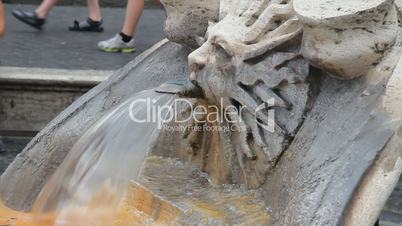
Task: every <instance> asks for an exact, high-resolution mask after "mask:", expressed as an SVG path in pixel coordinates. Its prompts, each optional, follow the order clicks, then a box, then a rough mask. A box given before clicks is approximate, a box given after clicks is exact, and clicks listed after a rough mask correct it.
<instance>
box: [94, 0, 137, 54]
mask: <svg viewBox="0 0 402 226" xmlns="http://www.w3.org/2000/svg"><path fill="white" fill-rule="evenodd" d="M143 10H144V0H128V1H127V9H126V18H125V20H124V25H123V29H122V30H121V32H120V33H119V34H116V35H115V36H114V37H112V38H110V39H108V40H105V41H101V42H99V43H98V47H99V49H101V50H103V51H105V52H123V53H133V52H135V40H134V38H133V36H134V33H135V30H136V28H137V25H138V22H139V20H140V17H141V14H142V11H143Z"/></svg>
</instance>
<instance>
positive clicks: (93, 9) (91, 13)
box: [87, 0, 102, 21]
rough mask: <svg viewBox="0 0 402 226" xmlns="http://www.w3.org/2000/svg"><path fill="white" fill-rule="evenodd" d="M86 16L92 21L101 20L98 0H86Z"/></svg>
mask: <svg viewBox="0 0 402 226" xmlns="http://www.w3.org/2000/svg"><path fill="white" fill-rule="evenodd" d="M87 5H88V17H89V18H90V19H91V20H93V21H101V20H102V15H101V10H100V6H99V0H87Z"/></svg>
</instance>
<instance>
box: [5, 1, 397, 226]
mask: <svg viewBox="0 0 402 226" xmlns="http://www.w3.org/2000/svg"><path fill="white" fill-rule="evenodd" d="M175 3H177V4H179V5H178V6H177V7H174V6H175V5H174V4H175ZM184 3H186V4H184ZM312 3H315V4H314V5H312V6H311V7H308V8H305V7H304V6H308V5H309V4H312ZM342 3H344V4H342ZM360 3H361V0H349V1H347V3H345V1H335V0H333V1H318V0H317V1H315V0H314V1H311V2H310V1H308V0H295V1H286V0H284V1H282V0H272V1H269V0H248V1H246V0H244V1H243V0H242V1H234V0H222V1H220V2H219V4H220V6H219V17H218V20H217V21H214V20H216V18H215V13H212V14H205V15H200V11H199V9H198V8H196V9H194V8H193V7H192V6H193V4H190V3H189V2H184V1H177V2H175V1H169V0H164V4H165V5H168V6H169V7H171V8H170V9H169V10H167V13H168V14H170V15H171V16H172V15H173V16H172V17H171V18H174V15H175V14H180V13H183V12H187V11H186V10H188V14H186V16H189V18H187V17H186V19H185V20H184V21H183V20H177V23H176V24H175V23H174V22H175V21H174V20H170V22H169V23H172V24H171V25H170V29H167V32H168V37H169V38H171V39H172V40H173V41H176V42H179V43H181V44H183V45H185V46H189V47H192V48H194V47H195V45H198V46H200V47H199V48H197V49H196V50H195V51H194V52H192V53H191V54H190V55H189V57H188V61H187V59H186V57H187V55H188V54H189V53H190V52H189V51H185V50H184V49H182V48H180V47H178V46H174V45H173V44H164V45H162V46H161V47H159V49H157V50H155V51H154V52H153V54H150V55H148V56H149V57H144V59H138V60H137V61H136V62H134V63H133V66H127V68H126V69H123V70H122V71H120V72H119V73H120V74H119V76H120V77H117V78H112V79H111V80H110V81H109V82H107V83H104V84H102V85H100V86H99V87H98V88H96V89H95V90H93V91H92V92H90V93H89V94H88V95H87V96H85V97H83V98H82V99H81V100H80V101H78V102H76V103H75V104H74V105H73V106H72V107H70V108H69V109H67V110H66V112H65V113H63V114H62V115H60V116H59V117H58V118H57V119H56V120H55V121H54V122H53V123H52V124H51V125H50V126H49V127H48V128H47V129H45V130H44V131H43V132H42V134H40V135H38V137H37V138H36V139H35V140H34V142H32V143H31V145H29V146H28V147H27V149H26V150H25V152H24V153H23V154H22V155H21V156H20V157H19V158H17V160H16V161H15V162H14V163H13V164H12V166H11V167H10V168H9V169H8V170H7V171H6V173H5V174H4V175H3V176H2V178H1V185H2V194H3V195H6V196H5V197H6V200H7V201H8V202H9V203H10V204H11V205H12V206H14V207H19V208H26V207H27V205H25V204H27V203H29V202H30V201H32V200H33V198H34V197H35V195H36V193H31V194H28V195H27V193H28V192H29V191H31V190H32V189H36V191H37V190H38V189H39V188H38V187H40V186H41V185H42V184H43V182H44V179H45V178H47V176H48V175H49V173H50V172H52V170H54V168H56V167H57V165H58V164H59V163H60V161H61V160H62V158H63V157H64V154H65V153H66V152H67V151H68V148H66V147H64V146H63V145H66V144H67V146H71V144H72V143H73V142H74V141H75V140H77V138H78V137H79V135H80V134H82V131H83V130H85V129H86V128H88V126H89V125H91V124H92V123H93V122H94V121H95V120H96V119H97V118H99V117H100V116H101V115H102V114H104V112H105V111H104V110H105V109H109V108H111V107H113V106H115V105H116V104H117V103H118V102H120V101H121V100H122V99H124V98H125V97H126V96H127V95H128V93H129V92H131V91H138V90H141V89H143V88H145V87H144V85H143V84H144V83H145V84H147V85H148V86H152V85H156V83H158V82H162V81H163V80H165V79H166V78H167V76H172V77H170V78H185V77H189V78H190V79H191V80H192V82H193V83H195V84H198V85H199V86H200V87H201V88H202V89H203V90H204V93H203V95H200V96H199V97H198V99H192V101H194V103H197V104H204V105H208V104H216V102H217V100H218V99H220V98H223V100H225V101H224V103H225V104H226V105H225V106H227V105H228V104H230V103H232V104H233V103H235V104H236V105H238V106H245V107H247V108H248V110H249V111H248V115H247V117H248V119H254V121H253V120H244V122H245V123H244V124H242V125H241V126H243V128H247V130H244V131H240V132H234V133H232V132H229V133H202V134H199V133H195V134H183V133H177V134H174V133H173V134H172V133H170V134H167V133H162V134H161V136H160V137H159V142H157V143H156V144H155V150H154V151H153V152H152V154H154V155H158V156H162V157H170V158H178V159H181V160H184V161H188V162H190V163H191V164H192V165H193V166H195V167H198V168H199V169H200V170H202V171H204V172H207V173H208V174H209V176H210V179H211V182H213V183H215V184H222V183H223V184H232V183H237V184H245V185H247V187H248V188H259V189H260V191H261V192H262V194H263V198H262V199H263V200H264V202H265V204H266V206H267V207H268V208H270V209H271V210H272V219H271V220H272V224H273V225H338V224H339V225H353V226H356V225H373V224H374V222H375V221H376V220H377V219H378V216H379V214H380V211H381V209H382V206H383V205H384V204H385V202H386V200H387V198H388V196H389V195H390V194H391V192H392V190H393V188H394V187H395V185H396V183H397V181H398V179H399V175H400V173H401V172H402V153H401V150H402V148H401V147H402V137H401V136H402V132H401V131H402V129H401V128H402V121H401V118H402V110H401V109H402V92H401V89H400V84H402V83H401V82H402V62H401V60H400V57H401V52H402V49H401V46H402V35H401V32H400V29H399V28H398V27H397V26H398V25H399V24H398V23H399V22H398V19H399V15H398V14H397V13H396V12H397V8H398V7H396V5H395V4H394V2H393V1H391V0H365V1H364V3H365V4H360ZM197 4H205V2H203V3H197ZM179 6H180V7H179ZM338 6H339V7H338ZM357 6H359V7H357ZM186 7H187V9H186ZM212 8H213V7H212ZM319 9H322V10H319ZM175 10H177V11H175ZM193 10H195V11H194V18H201V20H202V21H201V22H202V26H201V27H199V30H197V28H194V26H195V25H194V24H193V23H186V22H187V21H191V13H192V12H193ZM215 10H216V8H215ZM211 12H212V11H211ZM201 13H202V11H201ZM367 15H369V16H367ZM168 17H169V15H168ZM370 18H373V20H370ZM208 20H211V21H213V22H212V23H209V25H208V27H207V29H206V33H205V35H200V33H203V31H204V30H205V28H206V27H205V26H206V25H205V21H208ZM186 26H189V27H186ZM197 26H198V25H197ZM194 29H195V30H194ZM188 30H191V31H194V32H193V33H194V35H188V34H189V33H188ZM180 31H183V33H182V32H180ZM334 32H335V33H334ZM366 33H367V34H366ZM183 34H186V35H185V36H183ZM326 34H331V36H327V35H326ZM203 37H204V38H203ZM334 37H335V38H334ZM314 46H317V47H318V48H313V47H314ZM145 56H147V54H145ZM141 60H142V61H141ZM306 62H308V63H310V64H311V65H313V66H315V67H317V68H319V69H320V70H318V69H317V68H313V67H308V65H307V63H306ZM188 64H189V67H188V66H187V65H188ZM128 68H132V70H131V71H130V70H127V69H128ZM303 68H307V69H306V70H303ZM281 69H283V70H287V71H286V72H288V73H280V70H281ZM190 72H191V73H190ZM137 73H144V74H146V75H147V76H144V75H143V74H141V75H140V74H137ZM166 73H167V74H166ZM172 73H177V74H172ZM138 76H141V77H138ZM272 80H274V81H272ZM275 80H277V81H276V82H275ZM138 83H142V84H140V85H139V84H138ZM306 84H307V86H308V87H309V88H308V89H304V91H303V92H295V91H294V90H298V89H301V88H300V87H303V86H306ZM292 87H293V88H294V90H293V92H281V91H283V90H286V89H290V88H292ZM269 93H270V94H272V93H273V94H275V95H277V96H278V97H279V98H278V99H279V100H280V101H278V103H280V104H278V106H275V107H276V108H277V109H279V110H278V112H280V113H281V114H279V115H280V116H278V117H284V116H283V115H285V114H286V111H288V112H293V113H294V114H293V115H296V113H299V114H298V116H297V117H295V118H296V120H286V119H287V118H286V117H285V119H283V118H282V120H283V121H285V123H284V125H282V127H285V128H287V129H288V130H284V131H285V132H283V133H279V135H278V134H277V133H275V132H274V133H270V134H264V133H262V132H261V128H260V126H261V124H258V123H257V125H256V121H255V120H260V121H263V120H264V117H265V116H266V115H265V114H266V112H258V111H256V107H257V106H258V105H259V104H266V103H265V98H264V95H265V96H267V94H269ZM300 93H301V94H300ZM280 94H282V95H280ZM286 94H290V95H288V96H286ZM306 94H309V95H306ZM292 95H293V96H295V95H296V96H297V98H300V97H303V95H304V96H308V98H301V99H302V100H304V101H295V102H293V103H292V102H291V101H289V100H290V99H291V98H290V97H291V96H292ZM297 98H294V99H293V100H295V99H296V100H297ZM306 100H308V101H306ZM289 102H290V103H292V104H291V105H290V106H287V104H286V103H289ZM280 109H285V110H286V111H285V110H282V111H280ZM182 110H183V113H186V111H185V110H186V109H182ZM300 112H301V114H300ZM86 116H90V117H89V118H84V117H86ZM234 117H235V116H234ZM239 117H241V115H240V116H239ZM295 118H293V119H295ZM278 121H279V120H278ZM230 123H231V122H223V123H222V125H228V124H230ZM278 124H279V123H278ZM288 124H292V125H296V126H293V128H294V130H293V131H291V130H290V129H289V127H291V126H289V125H288ZM282 127H281V128H282ZM276 129H277V130H276V132H278V131H279V132H281V131H282V130H281V129H280V128H279V126H277V127H276ZM289 131H291V132H289ZM287 132H288V133H287ZM69 134H73V138H71V137H69V139H65V138H66V136H68V135H69ZM281 136H282V137H281ZM283 137H285V138H287V139H288V140H287V143H286V145H282V146H280V145H279V148H278V149H277V151H272V150H273V149H272V146H274V144H275V142H278V141H281V138H283ZM270 141H273V142H271V143H270ZM269 144H271V145H269ZM61 147H63V148H62V149H58V150H57V149H56V148H61ZM270 148H271V149H270ZM49 152H50V153H51V155H49ZM52 154H54V156H52ZM38 160H39V161H38ZM36 161H37V162H36ZM39 166H40V168H39V170H37V169H38V167H39ZM31 171H34V175H33V176H32V175H31V174H30V173H31ZM16 178H18V180H19V181H24V183H26V185H25V184H24V186H20V184H19V181H17V179H16Z"/></svg>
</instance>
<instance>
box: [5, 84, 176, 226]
mask: <svg viewBox="0 0 402 226" xmlns="http://www.w3.org/2000/svg"><path fill="white" fill-rule="evenodd" d="M174 99H175V96H174V95H168V94H157V93H155V92H153V91H144V92H140V93H138V94H136V95H135V96H133V97H132V98H130V99H129V100H127V101H126V102H124V103H122V104H121V105H119V106H118V107H117V108H115V109H114V110H113V111H111V112H110V113H109V114H107V115H106V116H104V117H103V118H102V119H101V120H99V122H97V123H96V124H95V125H94V126H92V127H91V128H90V129H89V130H88V131H87V132H86V133H85V134H84V135H83V136H82V138H81V139H80V140H79V141H78V142H77V143H76V144H75V145H74V146H73V147H72V149H71V151H70V152H69V154H68V155H67V157H66V158H65V160H64V161H63V163H62V164H61V166H60V167H59V169H57V170H56V172H55V173H54V175H53V176H52V177H51V179H50V180H49V181H48V182H47V184H46V185H45V186H44V187H43V189H42V191H41V193H40V194H39V196H38V198H37V200H36V201H35V203H34V206H33V209H32V213H30V214H22V213H18V212H14V211H12V210H8V209H6V208H3V211H2V213H0V216H3V217H4V216H5V215H6V216H11V217H13V216H14V218H19V219H20V220H21V222H25V223H26V224H21V225H38V226H39V225H40V226H46V225H49V226H51V225H57V226H59V225H60V226H61V225H74V226H75V225H77V226H79V225H83V226H84V225H86V226H88V225H91V226H95V225H96V226H98V225H99V226H103V225H105V226H106V225H108V226H110V225H113V221H114V218H115V216H116V214H117V211H118V209H119V206H120V205H121V203H122V200H123V199H124V194H125V192H126V189H128V186H129V182H130V181H131V180H134V179H135V178H136V177H137V176H138V175H139V174H140V171H141V167H142V164H143V161H144V159H145V157H146V155H147V153H148V151H149V149H150V147H151V146H152V143H153V142H154V141H155V138H156V135H157V134H158V130H159V126H160V123H161V122H163V120H165V118H166V117H167V116H168V115H169V114H170V113H171V112H169V111H168V107H171V106H172V104H173V102H174ZM155 106H159V107H162V106H163V107H164V108H161V109H160V108H155ZM133 118H136V119H138V120H139V119H141V120H142V119H144V120H146V119H147V120H146V121H144V122H142V121H141V122H136V121H134V120H133Z"/></svg>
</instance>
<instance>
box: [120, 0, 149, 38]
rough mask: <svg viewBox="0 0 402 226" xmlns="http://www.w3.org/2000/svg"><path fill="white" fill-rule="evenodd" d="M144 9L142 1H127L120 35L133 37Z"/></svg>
mask: <svg viewBox="0 0 402 226" xmlns="http://www.w3.org/2000/svg"><path fill="white" fill-rule="evenodd" d="M143 9H144V0H128V1H127V9H126V18H125V20H124V26H123V29H122V31H121V32H122V33H124V34H125V35H127V36H133V35H134V32H135V29H136V28H137V24H138V21H139V20H140V17H141V14H142V10H143Z"/></svg>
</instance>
